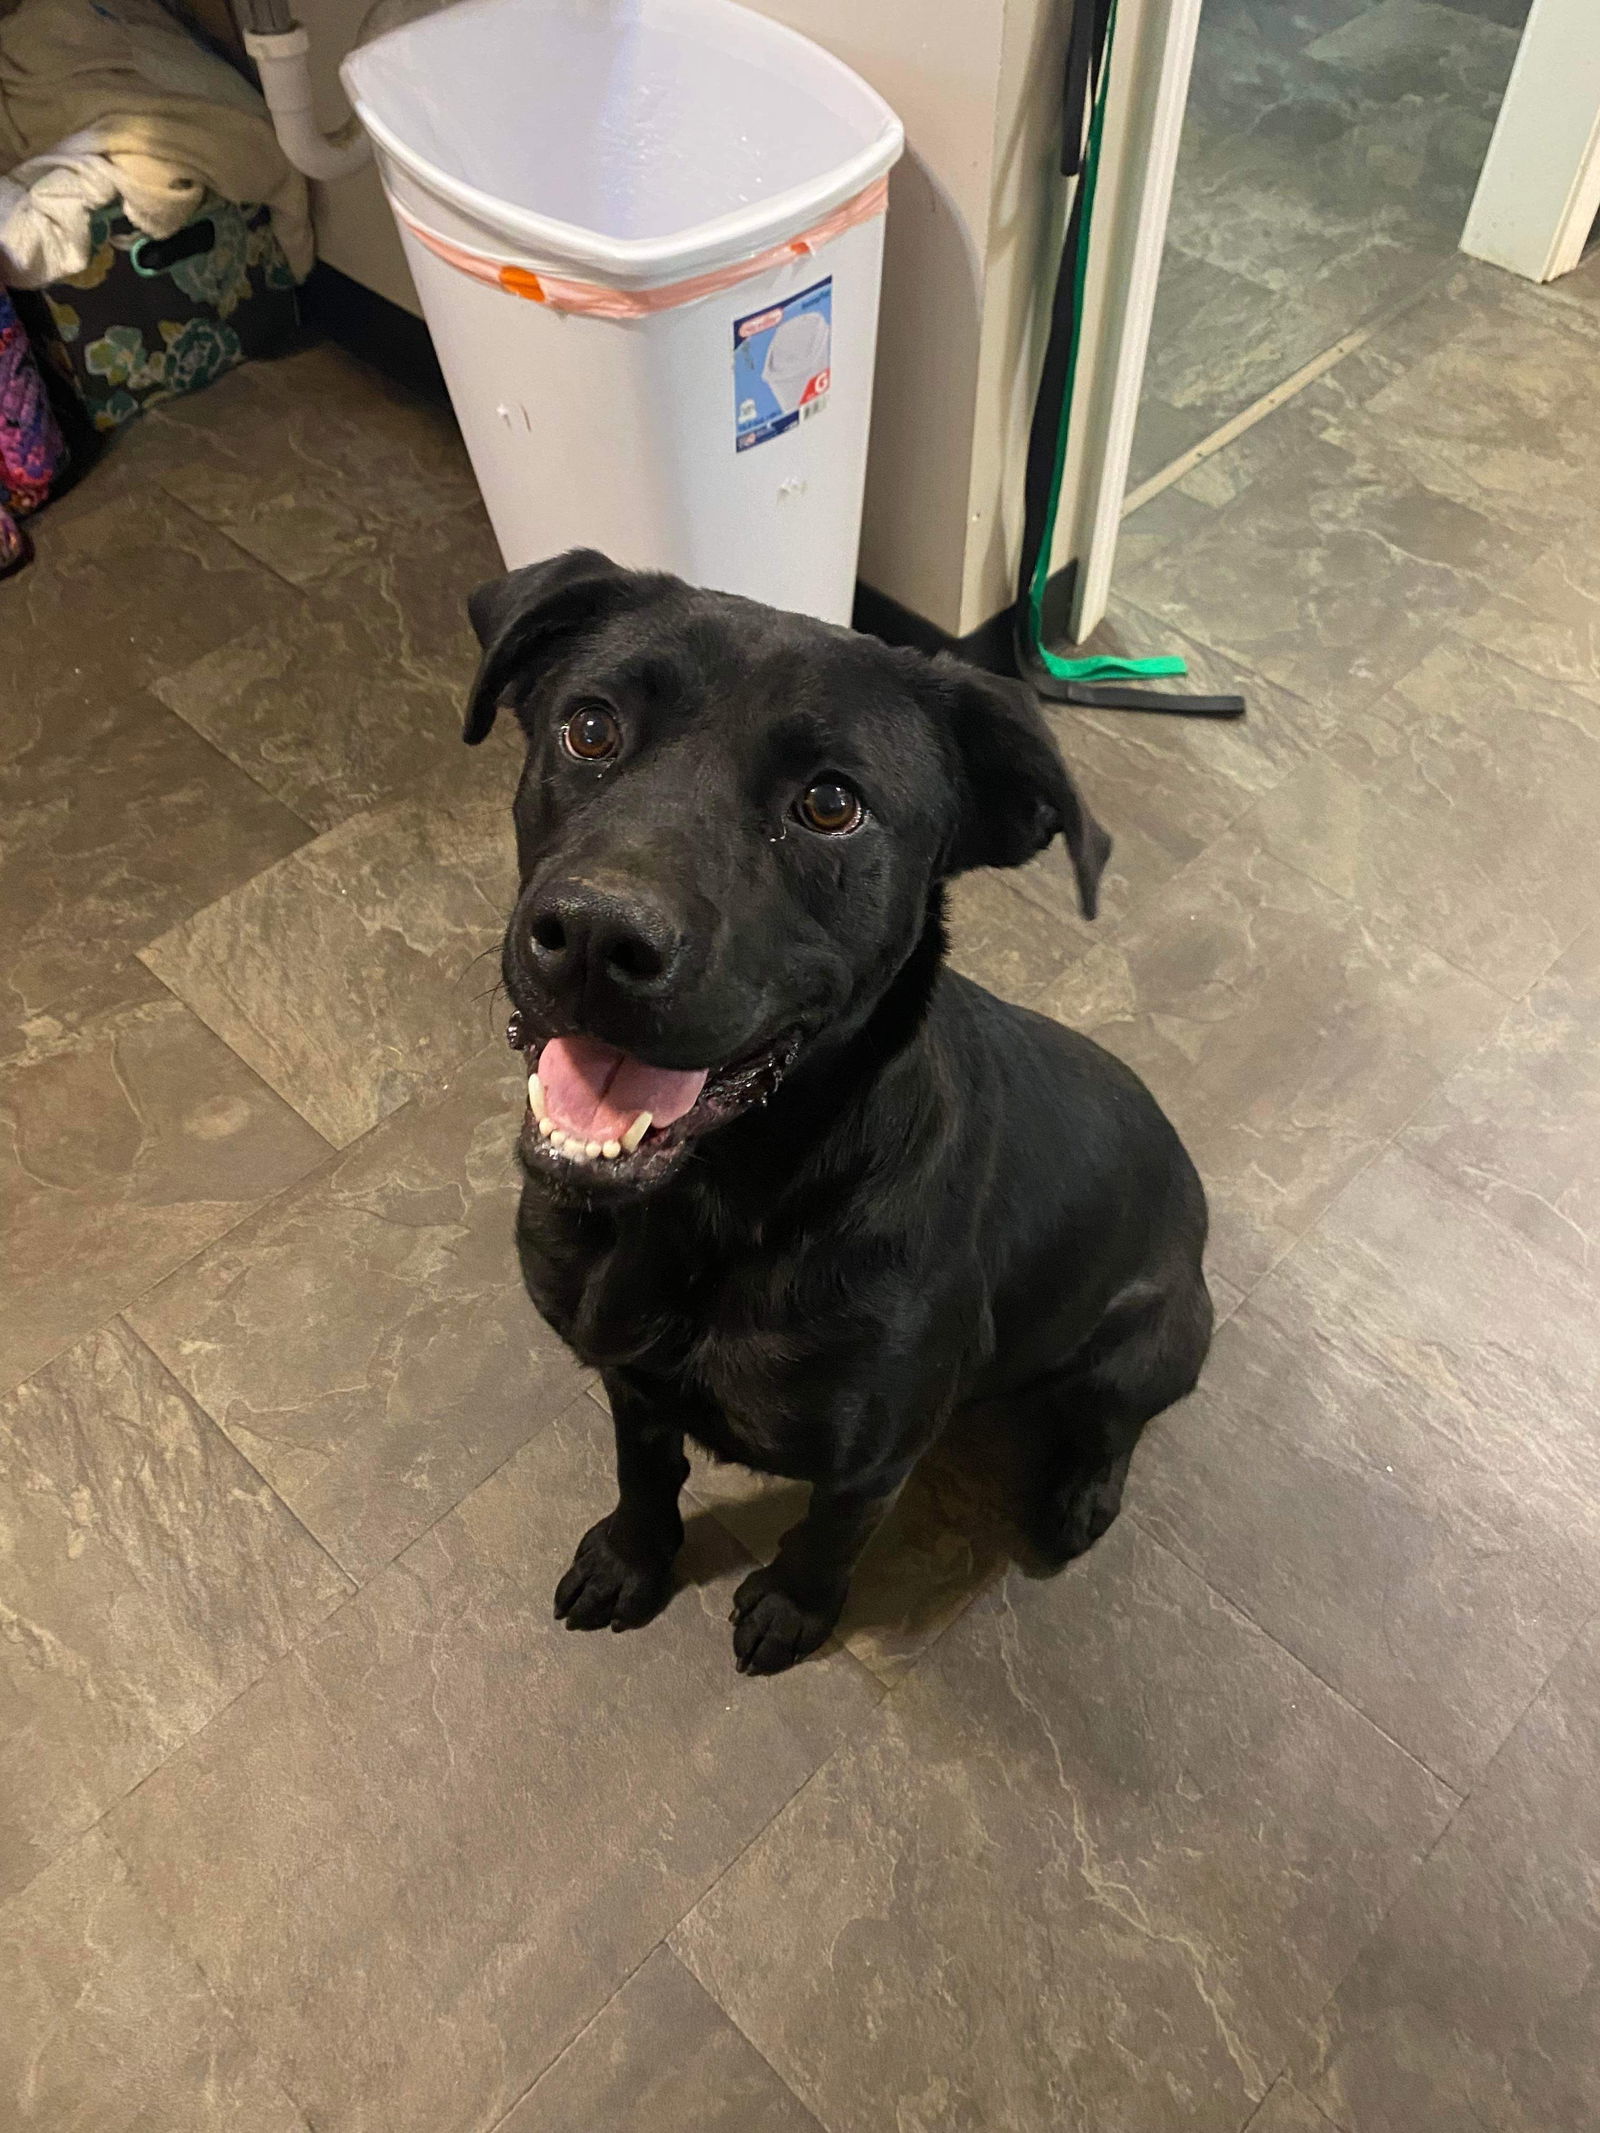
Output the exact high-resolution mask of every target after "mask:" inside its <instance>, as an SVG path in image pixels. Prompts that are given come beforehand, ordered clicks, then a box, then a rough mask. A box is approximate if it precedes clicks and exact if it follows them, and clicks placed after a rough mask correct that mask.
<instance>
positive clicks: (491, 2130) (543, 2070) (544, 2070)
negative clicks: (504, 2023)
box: [481, 1899, 743, 2133]
mask: <svg viewBox="0 0 1600 2133" xmlns="http://www.w3.org/2000/svg"><path fill="white" fill-rule="evenodd" d="M696 1900H697V1901H698V1899H696ZM664 1948H665V1949H666V1952H667V1953H668V1954H669V1955H671V1954H672V1950H671V1949H670V1948H667V1944H666V1940H665V1938H663V1939H661V1940H658V1941H657V1942H656V1944H655V1946H654V1947H653V1948H647V1949H646V1950H645V1952H644V1954H643V1955H641V1956H640V1958H639V1960H638V1961H637V1962H636V1963H635V1964H634V1966H633V1968H632V1969H631V1970H630V1971H629V1972H628V1974H627V1976H626V1977H623V1978H619V1979H618V1981H617V1983H616V1985H615V1986H614V1987H613V1989H612V1990H611V1991H610V1992H608V1993H607V1994H606V1996H605V1998H604V1999H603V2000H602V2001H601V2002H600V2004H599V2006H598V2007H597V2008H596V2009H595V2010H594V2013H593V2014H591V2015H590V2016H588V2017H587V2019H586V2020H585V2021H583V2022H581V2023H580V2024H579V2025H578V2027H577V2028H576V2029H575V2030H574V2031H573V2032H572V2035H571V2036H570V2037H568V2038H567V2040H566V2042H565V2043H564V2044H561V2045H558V2046H557V2048H556V2050H555V2051H554V2052H553V2053H552V2054H551V2055H550V2057H549V2058H548V2059H547V2060H546V2061H545V2063H544V2065H543V2066H541V2067H540V2069H539V2071H538V2073H536V2074H535V2075H534V2077H533V2079H532V2080H531V2081H530V2082H529V2083H528V2085H527V2087H526V2088H525V2089H521V2090H519V2091H518V2093H517V2094H516V2095H515V2096H514V2097H513V2098H512V2099H511V2101H510V2103H508V2104H507V2105H506V2107H505V2109H504V2110H503V2111H501V2112H500V2113H499V2115H498V2116H497V2117H496V2118H494V2119H493V2120H492V2121H491V2122H490V2123H489V2124H488V2125H487V2126H484V2127H483V2128H482V2129H481V2133H500V2128H501V2127H502V2126H503V2125H504V2124H505V2123H506V2121H507V2119H508V2118H510V2116H511V2114H512V2112H513V2111H518V2110H520V2109H521V2108H522V2106H523V2104H525V2103H526V2102H527V2100H528V2098H529V2097H530V2096H531V2095H532V2094H533V2092H534V2090H535V2089H536V2088H537V2087H538V2086H539V2084H540V2082H541V2081H543V2079H544V2077H545V2076H546V2074H552V2073H554V2072H555V2070H556V2068H557V2067H558V2066H559V2065H560V2064H561V2062H562V2060H563V2059H564V2058H565V2057H566V2056H567V2054H568V2052H570V2051H572V2050H574V2049H575V2048H576V2046H578V2045H579V2044H581V2043H582V2042H583V2040H584V2038H585V2037H586V2036H587V2035H588V2034H589V2032H590V2030H591V2029H593V2027H594V2025H595V2024H596V2022H598V2021H599V2020H600V2017H601V2016H602V2015H603V2014H604V2013H605V2011H606V2009H607V2008H608V2007H610V2006H611V2005H612V2004H613V2002H614V2001H615V2000H616V1999H617V1998H618V1997H619V1996H620V1995H621V1994H622V1993H623V1992H624V1991H626V1989H627V1988H628V1986H629V1985H631V1984H632V1983H633V1981H634V1979H635V1978H636V1977H637V1976H638V1975H639V1972H640V1971H641V1970H642V1969H643V1968H644V1966H645V1964H646V1963H648V1962H649V1961H650V1959H651V1957H652V1956H654V1955H656V1954H658V1953H659V1952H660V1951H661V1950H662V1949H664ZM673 1961H674V1962H676V1961H677V1957H676V1956H673ZM695 1982H696V1983H697V1984H699V1980H698V1978H697V1979H696V1980H695ZM700 1989H701V1991H702V1992H704V1991H705V1987H704V1986H703V1985H702V1986H701V1987H700ZM724 2012H726V2010H724ZM741 2034H743V2032H741Z"/></svg>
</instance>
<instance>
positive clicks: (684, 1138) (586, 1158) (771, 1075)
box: [506, 1014, 799, 1184]
mask: <svg viewBox="0 0 1600 2133" xmlns="http://www.w3.org/2000/svg"><path fill="white" fill-rule="evenodd" d="M506 1041H507V1042H508V1043H509V1044H510V1046H511V1048H512V1050H513V1051H517V1052H520V1053H521V1054H522V1056H523V1058H524V1059H525V1060H526V1062H527V1064H528V1069H529V1072H528V1118H527V1121H526V1124H525V1128H524V1133H523V1143H524V1147H525V1149H526V1151H527V1153H528V1154H530V1155H533V1156H535V1157H536V1158H537V1157H543V1158H544V1159H546V1160H547V1161H549V1162H550V1163H552V1164H554V1165H556V1166H558V1167H569V1166H579V1167H584V1166H587V1167H588V1168H589V1170H590V1172H591V1174H592V1175H593V1176H594V1179H595V1182H596V1183H599V1182H601V1180H602V1178H604V1179H606V1180H608V1181H615V1182H616V1183H618V1184H622V1183H643V1182H645V1181H646V1180H648V1179H649V1178H651V1177H653V1176H655V1175H658V1174H659V1173H660V1172H662V1171H663V1170H665V1169H666V1168H668V1167H669V1165H670V1160H671V1159H673V1158H675V1157H676V1156H677V1155H678V1154H680V1153H681V1152H682V1151H683V1150H684V1148H685V1147H686V1146H687V1144H688V1142H689V1141H691V1140H692V1139H694V1138H695V1136H696V1135H698V1134H701V1133H705V1132H708V1131H709V1130H710V1129H711V1128H712V1127H713V1126H720V1125H725V1124H726V1123H727V1121H728V1120H729V1119H731V1118H734V1117H736V1116H737V1115H738V1113H739V1112H741V1111H745V1110H748V1109H749V1108H750V1106H751V1105H753V1104H757V1103H764V1102H765V1101H766V1099H767V1098H768V1097H769V1096H770V1095H771V1094H772V1093H773V1091H774V1090H775V1089H776V1088H777V1087H778V1084H779V1083H780V1082H781V1081H782V1080H783V1077H784V1075H785V1074H786V1073H787V1072H788V1070H789V1068H790V1066H791V1065H792V1064H793V1062H794V1057H795V1053H796V1052H797V1051H798V1049H799V1038H798V1036H797V1035H793V1034H791V1035H787V1036H784V1037H781V1038H779V1039H777V1040H776V1041H774V1042H773V1043H770V1044H767V1045H763V1046H762V1047H761V1048H760V1050H758V1051H755V1052H751V1053H748V1054H746V1055H745V1056H744V1057H743V1058H741V1059H736V1060H734V1061H732V1062H731V1063H730V1064H728V1065H726V1066H722V1067H716V1068H708V1067H696V1068H691V1069H684V1068H674V1067H657V1066H651V1065H649V1064H648V1062H647V1061H645V1060H643V1059H635V1058H634V1057H633V1056H632V1055H631V1054H630V1053H628V1052H624V1051H620V1050H618V1048H617V1047H616V1046H615V1045H612V1044H603V1043H602V1042H601V1041H600V1039H599V1038H597V1037H583V1036H569V1037H548V1038H540V1037H538V1036H537V1035H535V1034H534V1033H533V1032H532V1031H530V1030H529V1028H528V1026H527V1024H526V1023H525V1022H524V1020H523V1018H522V1016H521V1015H520V1014H513V1015H512V1017H511V1020H510V1022H509V1023H508V1025H507V1027H506Z"/></svg>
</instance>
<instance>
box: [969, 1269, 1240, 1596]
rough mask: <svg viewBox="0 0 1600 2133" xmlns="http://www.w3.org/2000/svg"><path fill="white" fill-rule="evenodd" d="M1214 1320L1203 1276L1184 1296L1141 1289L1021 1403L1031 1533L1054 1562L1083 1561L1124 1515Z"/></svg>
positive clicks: (1188, 1386) (1016, 1408) (1189, 1281)
mask: <svg viewBox="0 0 1600 2133" xmlns="http://www.w3.org/2000/svg"><path fill="white" fill-rule="evenodd" d="M1211 1321H1212V1312H1211V1298H1210V1296H1209V1295H1208V1294H1207V1292H1206V1286H1205V1283H1204V1281H1203V1280H1202V1279H1201V1277H1200V1276H1199V1275H1198V1274H1195V1275H1193V1276H1192V1277H1186V1278H1185V1280H1184V1281H1183V1283H1182V1284H1181V1285H1180V1286H1179V1287H1178V1288H1176V1289H1154V1288H1151V1287H1150V1286H1148V1285H1141V1286H1140V1287H1139V1288H1137V1289H1135V1290H1132V1291H1130V1292H1128V1293H1127V1294H1125V1295H1123V1296H1120V1297H1118V1298H1117V1299H1116V1300H1115V1302H1113V1303H1112V1305H1111V1306H1110V1308H1109V1309H1108V1310H1107V1312H1106V1315H1105V1317H1104V1318H1103V1319H1102V1320H1101V1322H1100V1324H1099V1325H1098V1326H1097V1327H1096V1329H1095V1331H1094V1332H1093V1334H1091V1336H1090V1337H1089V1339H1088V1341H1086V1342H1085V1344H1084V1346H1083V1347H1082V1348H1081V1349H1080V1350H1079V1351H1078V1353H1077V1354H1076V1355H1075V1356H1074V1357H1073V1358H1072V1361H1071V1362H1070V1363H1069V1364H1068V1365H1067V1366H1066V1367H1065V1368H1063V1369H1062V1370H1060V1371H1058V1372H1056V1373H1055V1374H1053V1375H1052V1376H1050V1377H1047V1378H1041V1379H1038V1380H1036V1381H1035V1382H1034V1383H1033V1384H1032V1385H1029V1386H1027V1387H1025V1388H1024V1389H1023V1390H1022V1391H1021V1392H1020V1393H1018V1394H1015V1395H1013V1396H1012V1398H1011V1400H1010V1401H1009V1402H1008V1405H1009V1407H1010V1410H1011V1413H1012V1415H1013V1417H1014V1418H1015V1421H1016V1424H1017V1427H1018V1430H1019V1432H1020V1435H1021V1441H1022V1459H1023V1488H1024V1501H1023V1504H1022V1507H1021V1512H1022V1522H1023V1527H1024V1530H1025V1531H1026V1533H1027V1537H1028V1539H1029V1540H1030V1541H1031V1542H1032V1543H1033V1545H1034V1547H1035V1548H1036V1549H1037V1550H1038V1551H1039V1553H1040V1554H1041V1555H1042V1556H1043V1557H1044V1558H1045V1560H1046V1561H1047V1562H1049V1563H1052V1564H1054V1565H1056V1566H1057V1567H1059V1566H1060V1565H1062V1564H1064V1563H1069V1562H1071V1560H1072V1558H1073V1557H1074V1556H1076V1555H1082V1554H1083V1552H1084V1550H1085V1549H1086V1548H1090V1547H1092V1546H1093V1545H1094V1543H1095V1542H1096V1541H1097V1540H1098V1539H1099V1538H1100V1536H1101V1534H1102V1533H1104V1532H1105V1530H1106V1528H1107V1527H1108V1526H1109V1525H1110V1524H1111V1521H1112V1520H1113V1519H1114V1518H1115V1517H1116V1515H1117V1513H1118V1511H1120V1510H1121V1508H1122V1488H1123V1483H1124V1482H1125V1481H1126V1480H1127V1477H1128V1464H1129V1461H1130V1460H1131V1459H1132V1457H1133V1450H1134V1446H1135V1445H1136V1444H1137V1443H1138V1441H1139V1434H1140V1432H1141V1431H1142V1430H1143V1428H1144V1426H1145V1424H1146V1423H1147V1422H1151V1421H1153V1420H1154V1419H1155V1417H1156V1416H1157V1415H1159V1414H1161V1413H1162V1412H1163V1411H1164V1410H1165V1409H1166V1408H1168V1407H1170V1406H1172V1404H1173V1402H1174V1401H1176V1400H1181V1399H1182V1398H1183V1397H1184V1395H1185V1394H1186V1393H1188V1392H1192V1391H1193V1389H1194V1385H1195V1380H1196V1379H1197V1378H1198V1377H1199V1375H1200V1366H1201V1364H1202V1363H1203V1362H1204V1361H1205V1358H1206V1350H1207V1348H1208V1347H1209V1346H1210V1344H1211Z"/></svg>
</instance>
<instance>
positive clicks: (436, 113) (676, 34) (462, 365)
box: [343, 0, 902, 622]
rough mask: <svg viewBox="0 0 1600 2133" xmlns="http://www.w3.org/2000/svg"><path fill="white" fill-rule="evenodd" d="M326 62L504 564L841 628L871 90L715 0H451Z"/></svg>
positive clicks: (726, 1)
mask: <svg viewBox="0 0 1600 2133" xmlns="http://www.w3.org/2000/svg"><path fill="white" fill-rule="evenodd" d="M343 78H344V82H345V86H346V89H347V91H348V93H349V96H350V99H351V102H352V104H353V105H354V107H355V109H356V111H357V113H358V114H359V116H360V118H361V121H362V123H363V124H364V125H365V127H366V129H367V131H368V133H369V134H370V135H371V136H372V139H373V142H374V145H375V147H376V151H377V157H378V164H379V168H380V170H381V172H382V175H383V182H384V187H385V190H386V191H387V193H388V197H389V202H390V205H391V207H392V208H393V210H394V214H395V218H396V221H397V222H398V224H399V228H400V235H401V238H402V241H403V243H404V245H405V249H406V256H407V258H408V260H409V262H410V265H411V271H412V274H413V276H414V277H415V280H416V285H417V293H418V295H419V296H420V298H421V301H422V307H423V310H424V313H425V314H426V317H427V321H428V326H429V329H430V331H431V332H432V335H433V339H434V344H435V346H436V348H437V350H438V354H439V361H440V363H441V365H442V367H443V369H444V374H445V378H446V381H447V383H448V385H449V388H450V395H451V399H452V401H453V403H454V406H455V411H456V417H457V420H458V421H459V422H460V424H461V430H462V434H463V436H464V437H465V439H466V443H467V449H468V451H469V452H470V453H471V455H472V463H473V467H474V469H475V471H476V473H477V477H478V482H479V486H480V487H481V489H482V491H483V496H484V501H485V503H486V504H487V506H488V510H489V516H490V519H491V520H492V522H493V525H494V529H495V533H496V536H497V538H498V540H499V543H500V547H501V549H502V551H503V553H504V556H505V560H506V563H507V565H508V567H515V566H516V565H518V564H521V563H527V562H533V561H536V560H538V559H539V558H541V557H544V556H547V555H550V554H552V553H554V552H556V551H557V550H559V549H562V548H567V547H572V546H575V545H583V546H590V547H596V548H602V549H604V550H606V551H607V553H609V554H611V555H613V556H615V557H617V558H618V559H619V560H620V561H624V562H628V563H631V564H634V565H637V566H641V567H649V568H656V569H662V570H671V571H676V572H678V573H679V574H680V575H682V576H684V577H687V578H689V579H691V580H693V581H695V582H696V583H699V584H704V585H710V586H715V587H717V588H718V589H720V590H722V591H726V592H737V593H744V594H747V595H748V596H750V597H751V598H753V599H758V600H765V601H768V602H771V603H772V604H774V605H776V606H780V607H789V608H795V609H798V610H800V611H802V612H805V613H809V614H814V615H819V616H822V617H824V618H825V619H828V620H832V621H839V622H843V621H847V620H848V619H849V615H850V609H851V601H852V594H853V588H854V580H855V566H856V549H857V545H858V541H859V536H860V521H861V493H862V484H863V480H864V477H865V471H866V451H867V429H868V421H869V416H870V409H871V398H872V371H873V356H874V349H875V344H876V338H877V319H878V284H879V278H880V273H881V267H882V256H883V212H884V206H885V199H886V189H887V178H886V173H887V171H888V169H889V167H890V165H891V164H892V163H893V162H894V160H895V158H896V157H897V156H898V155H899V153H900V149H901V145H902V134H901V128H900V123H899V121H898V120H897V119H896V118H895V116H894V114H893V112H891V111H890V109H889V107H888V106H887V105H886V104H885V103H884V102H883V100H882V99H881V98H880V97H879V96H877V95H876V94H875V93H874V91H873V90H871V89H870V88H868V87H867V85H866V84H865V83H864V82H863V81H861V80H860V79H859V78H858V77H857V76H856V75H855V74H853V73H852V72H851V71H850V69H849V68H848V67H846V66H844V65H843V64H842V63H841V62H840V61H838V60H836V59H834V58H833V57H832V56H831V55H830V54H829V53H827V52H824V51H822V50H821V49H820V48H819V47H818V46H816V45H814V44H812V43H810V42H809V40H807V39H806V38H803V37H800V36H798V35H796V34H795V33H794V32H793V31H791V30H788V29H785V28H783V27H782V26H781V25H779V24H777V23H774V22H769V21H768V20H767V19H766V17H764V16H761V15H757V14H754V13H752V12H751V11H750V10H749V9H747V8H743V7H739V6H736V5H734V4H732V0H463V4H461V5H458V6H456V7H453V8H449V9H447V10H445V11H444V12H443V13H440V14H436V15H432V16H429V17H427V18H425V19H424V20H422V21H419V22H415V23H411V24H409V25H407V26H406V27H404V28H402V29H397V30H395V31H392V32H391V33H390V34H388V35H387V36H383V37H380V38H378V39H377V40H376V41H375V42H373V43H372V44H369V45H365V46H363V47H361V48H360V49H359V50H357V51H356V52H354V53H353V54H352V55H351V56H350V58H349V59H347V60H346V62H345V65H344V69H343Z"/></svg>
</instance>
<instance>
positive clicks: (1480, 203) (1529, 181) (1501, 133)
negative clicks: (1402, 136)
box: [1461, 0, 1600, 281]
mask: <svg viewBox="0 0 1600 2133" xmlns="http://www.w3.org/2000/svg"><path fill="white" fill-rule="evenodd" d="M1597 214H1600V0H1533V6H1532V7H1531V8H1530V9H1529V11H1528V20H1527V25H1526V27H1525V28H1524V30H1523V33H1522V42H1521V44H1520V45H1519V46H1518V47H1517V57H1516V62H1515V64H1514V65H1513V67H1512V69H1511V79H1510V81H1509V82H1508V83H1507V84H1506V93H1505V101H1504V102H1503V103H1502V104H1501V106H1500V116H1499V118H1498V119H1496V121H1495V128H1494V138H1493V139H1492V140H1491V141H1490V143H1489V153H1488V155H1487V156H1486V157H1485V158H1484V164H1483V169H1482V172H1481V173H1480V174H1479V178H1478V190H1477V192H1476V193H1475V194H1474V195H1473V201H1472V206H1471V209H1470V210H1469V211H1468V214H1467V223H1466V228H1465V229H1464V230H1463V231H1462V232H1461V249H1462V251H1463V252H1470V253H1471V254H1472V255H1473V257H1474V258H1475V259H1487V260H1488V261H1489V262H1490V263H1491V265H1493V266H1497V267H1509V268H1510V270H1511V272H1512V273H1513V274H1521V275H1523V276H1525V277H1526V279H1527V280H1529V281H1553V280H1554V279H1555V277H1556V276H1557V275H1558V274H1570V273H1571V271H1572V269H1573V268H1574V267H1575V266H1576V265H1577V264H1578V260H1579V258H1580V257H1581V256H1582V252H1583V248H1584V245H1585V244H1586V243H1587V242H1588V237H1589V232H1590V230H1591V229H1592V228H1593V227H1594V221H1595V217H1596V215H1597Z"/></svg>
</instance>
